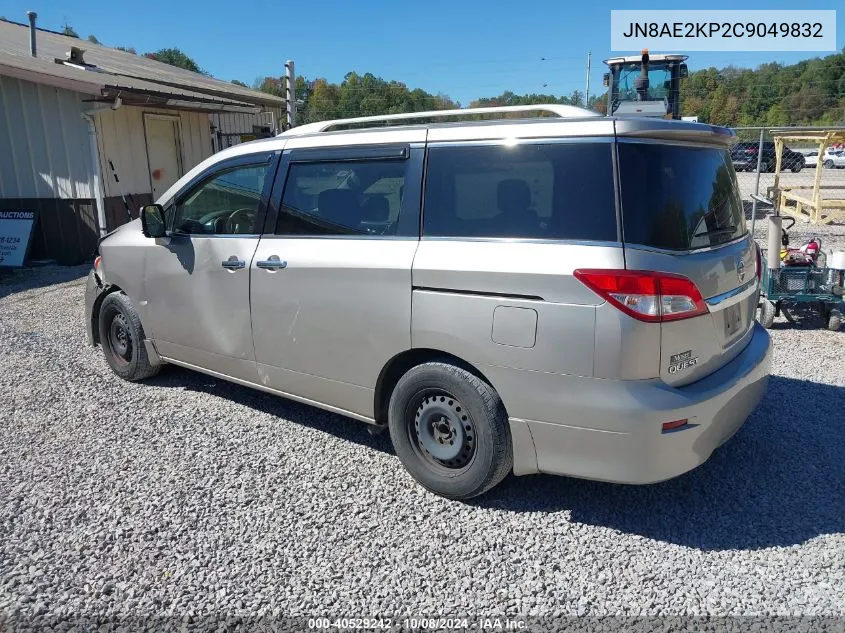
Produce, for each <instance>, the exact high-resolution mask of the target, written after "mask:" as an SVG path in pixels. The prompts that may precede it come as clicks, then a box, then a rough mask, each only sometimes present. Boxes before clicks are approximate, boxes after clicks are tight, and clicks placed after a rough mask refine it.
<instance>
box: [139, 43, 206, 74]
mask: <svg viewBox="0 0 845 633" xmlns="http://www.w3.org/2000/svg"><path fill="white" fill-rule="evenodd" d="M144 57H147V58H149V59H154V60H156V61H159V62H163V63H165V64H170V65H171V66H176V67H178V68H184V69H185V70H190V71H191V72H195V73H200V74H202V75H207V74H208V73H207V72H206V71H204V70H203V69H202V68H200V66H199V64H197V63H196V62H195V61H194V60H193V59H191V58H190V57H188V56H187V55H186V54H185V53H183V52H182V51H181V50H179V49H178V48H162V49H161V50H159V51H156V52H155V53H147V54H146V55H144Z"/></svg>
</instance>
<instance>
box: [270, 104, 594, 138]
mask: <svg viewBox="0 0 845 633" xmlns="http://www.w3.org/2000/svg"><path fill="white" fill-rule="evenodd" d="M509 112H543V113H547V114H554V115H555V116H558V117H561V118H581V117H593V116H601V115H600V114H598V113H596V112H593V111H592V110H587V109H585V108H579V107H577V106H571V105H561V104H557V103H552V104H537V105H518V106H494V107H491V108H461V109H458V110H431V111H428V112H405V113H402V114H385V115H381V116H362V117H355V118H352V119H334V120H332V121H320V122H318V123H306V124H305V125H300V126H299V127H294V128H291V129H289V130H287V131H285V132H282V133H281V134H279V136H300V135H303V134H316V133H319V132H327V131H329V130H331V129H332V128H339V127H342V126H346V125H354V124H358V123H373V124H378V123H388V124H389V123H390V122H391V121H413V120H416V119H448V118H452V117H461V116H467V115H471V114H497V113H502V114H504V113H509ZM372 127H377V125H373V126H372Z"/></svg>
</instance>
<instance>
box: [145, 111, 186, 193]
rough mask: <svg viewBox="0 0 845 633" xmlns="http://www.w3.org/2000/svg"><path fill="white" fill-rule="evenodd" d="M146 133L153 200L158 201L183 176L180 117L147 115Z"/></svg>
mask: <svg viewBox="0 0 845 633" xmlns="http://www.w3.org/2000/svg"><path fill="white" fill-rule="evenodd" d="M144 131H145V134H146V138H147V157H148V158H149V168H150V184H151V186H152V193H153V200H158V198H159V196H161V194H163V193H164V192H165V191H167V190H168V189H169V188H170V186H171V185H172V184H173V183H174V182H176V181H177V180H179V176H181V175H182V157H181V152H180V151H179V117H175V116H164V115H160V114H145V115H144Z"/></svg>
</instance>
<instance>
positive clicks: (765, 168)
mask: <svg viewBox="0 0 845 633" xmlns="http://www.w3.org/2000/svg"><path fill="white" fill-rule="evenodd" d="M770 171H772V167H771V165H770V164H769V161H767V160H764V161H763V162H761V163H760V173H761V174H768V173H769V172H770Z"/></svg>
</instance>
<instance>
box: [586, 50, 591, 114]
mask: <svg viewBox="0 0 845 633" xmlns="http://www.w3.org/2000/svg"><path fill="white" fill-rule="evenodd" d="M592 61H593V51H588V52H587V91H586V92H585V93H584V107H585V108H588V107H590V63H591V62H592Z"/></svg>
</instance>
